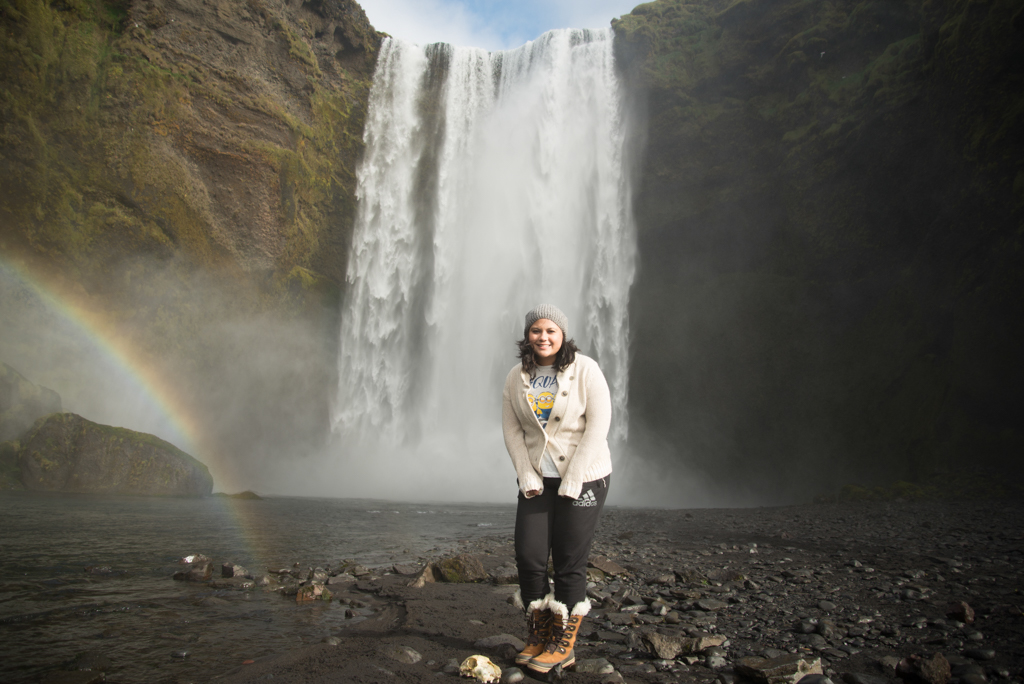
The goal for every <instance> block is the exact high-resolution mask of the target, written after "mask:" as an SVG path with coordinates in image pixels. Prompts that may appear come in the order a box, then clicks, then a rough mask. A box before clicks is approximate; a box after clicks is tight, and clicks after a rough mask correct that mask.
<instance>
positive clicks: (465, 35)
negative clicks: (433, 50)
mask: <svg viewBox="0 0 1024 684" xmlns="http://www.w3.org/2000/svg"><path fill="white" fill-rule="evenodd" d="M641 1H642V0H516V1H513V0H359V4H360V5H362V7H363V9H364V10H365V11H366V16H367V17H369V19H370V23H371V24H373V27H374V28H375V29H377V30H378V31H383V32H384V33H388V34H390V35H392V36H395V37H396V38H402V39H404V40H408V41H410V42H413V43H420V44H426V43H437V42H444V43H451V44H453V45H458V46H462V47H480V48H485V49H487V50H492V51H493V50H507V49H510V48H514V47H518V46H520V45H522V44H523V43H526V42H527V41H530V40H533V39H535V38H537V37H538V36H540V35H541V34H542V33H544V32H546V31H550V30H551V29H558V28H607V27H608V25H609V23H610V22H611V20H612V19H614V18H615V17H619V16H622V15H623V14H629V12H630V11H632V9H633V8H634V7H635V6H636V5H638V4H640V2H641Z"/></svg>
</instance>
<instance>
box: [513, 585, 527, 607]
mask: <svg viewBox="0 0 1024 684" xmlns="http://www.w3.org/2000/svg"><path fill="white" fill-rule="evenodd" d="M512 605H513V606H515V607H516V608H518V609H519V610H524V611H525V610H526V606H524V605H523V592H522V591H520V590H519V589H516V593H514V594H512Z"/></svg>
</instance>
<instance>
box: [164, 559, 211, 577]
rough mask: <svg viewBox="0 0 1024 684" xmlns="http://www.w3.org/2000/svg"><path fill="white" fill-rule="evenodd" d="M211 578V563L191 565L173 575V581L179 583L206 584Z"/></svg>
mask: <svg viewBox="0 0 1024 684" xmlns="http://www.w3.org/2000/svg"><path fill="white" fill-rule="evenodd" d="M212 578H213V563H211V562H209V561H201V562H198V563H192V564H190V565H188V566H187V567H186V568H184V569H183V570H179V571H178V572H176V573H174V576H173V579H176V580H178V581H179V582H207V581H209V580H210V579H212Z"/></svg>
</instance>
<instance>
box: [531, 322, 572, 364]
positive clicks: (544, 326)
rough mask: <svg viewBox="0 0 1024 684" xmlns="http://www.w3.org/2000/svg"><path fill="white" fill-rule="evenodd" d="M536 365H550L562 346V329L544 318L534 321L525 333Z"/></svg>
mask: <svg viewBox="0 0 1024 684" xmlns="http://www.w3.org/2000/svg"><path fill="white" fill-rule="evenodd" d="M526 336H527V339H528V340H529V341H530V346H531V347H533V356H534V359H536V361H537V365H538V366H550V365H551V364H553V363H554V362H555V354H557V353H558V350H559V349H561V348H562V337H563V335H562V329H561V328H559V327H558V326H557V325H555V324H554V323H553V322H551V321H549V320H548V319H546V318H542V319H540V320H539V321H536V322H535V323H534V324H533V325H531V326H530V329H529V330H528V331H527V333H526Z"/></svg>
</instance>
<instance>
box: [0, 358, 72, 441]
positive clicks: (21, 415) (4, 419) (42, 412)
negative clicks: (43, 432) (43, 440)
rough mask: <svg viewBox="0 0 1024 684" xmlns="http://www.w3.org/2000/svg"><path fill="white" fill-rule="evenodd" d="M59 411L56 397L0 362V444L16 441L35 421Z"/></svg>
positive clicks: (51, 391) (58, 401) (53, 393)
mask: <svg viewBox="0 0 1024 684" xmlns="http://www.w3.org/2000/svg"><path fill="white" fill-rule="evenodd" d="M60 410H61V407H60V395H59V394H57V393H56V392H54V391H53V390H52V389H48V388H46V387H40V386H39V385H34V384H32V383H31V382H29V381H28V380H26V379H25V378H24V377H23V376H22V375H21V373H19V372H18V371H16V370H14V369H13V368H11V367H10V366H8V365H7V364H6V363H3V362H0V442H6V441H8V440H12V439H17V438H18V437H19V436H20V435H21V433H23V432H25V430H28V429H29V428H30V427H32V424H33V423H35V422H36V420H37V419H38V418H42V417H43V416H46V415H49V414H51V413H60Z"/></svg>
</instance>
